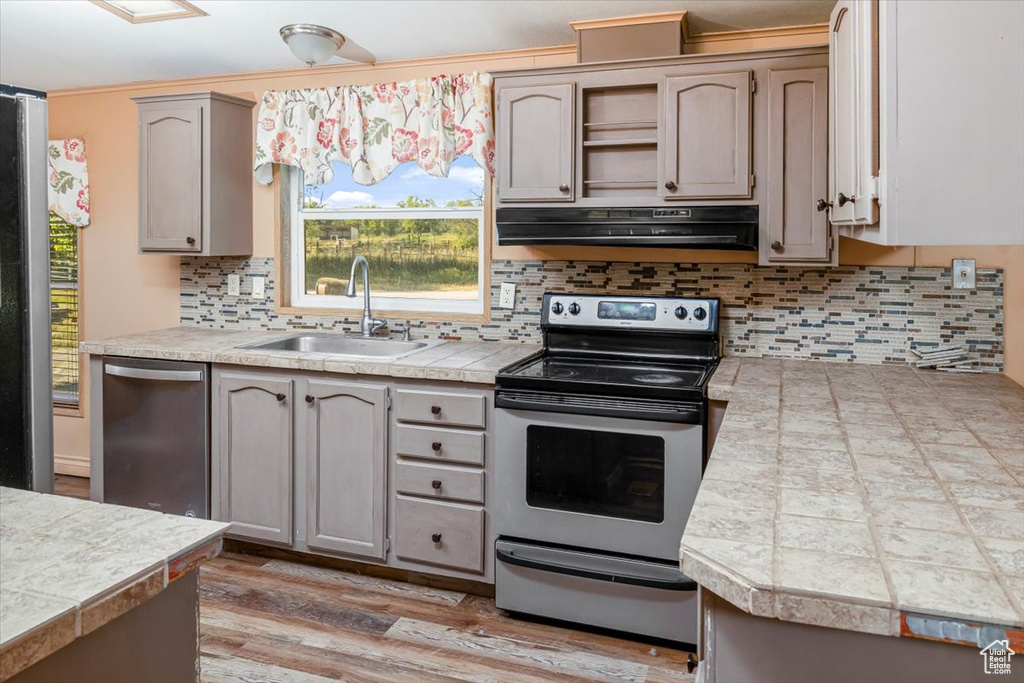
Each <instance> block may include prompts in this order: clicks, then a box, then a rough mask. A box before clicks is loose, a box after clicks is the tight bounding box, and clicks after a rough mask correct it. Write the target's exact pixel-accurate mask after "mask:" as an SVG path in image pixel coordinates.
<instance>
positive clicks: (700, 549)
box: [681, 358, 1024, 647]
mask: <svg viewBox="0 0 1024 683" xmlns="http://www.w3.org/2000/svg"><path fill="white" fill-rule="evenodd" d="M709 396H710V398H711V400H713V401H716V400H717V401H727V402H728V406H727V408H726V410H725V414H724V419H723V420H722V423H721V427H720V430H719V431H718V433H717V440H716V441H715V443H714V447H713V451H712V453H711V456H710V460H709V463H708V466H707V470H706V472H705V475H704V480H703V482H702V484H701V487H700V491H699V493H698V496H697V499H696V502H695V504H694V507H693V512H692V514H691V517H690V519H689V521H688V524H687V527H686V531H685V534H684V536H683V538H682V544H681V561H682V569H683V571H684V573H686V574H687V575H688V576H690V577H692V578H693V579H694V580H696V581H697V583H698V584H700V585H701V586H702V587H703V588H704V589H706V590H709V591H711V592H713V593H715V594H716V595H717V596H719V597H721V598H723V599H724V600H726V601H728V602H729V603H731V604H732V605H735V606H736V607H738V608H739V609H741V610H743V612H745V613H747V614H750V615H755V616H758V617H767V618H771V619H778V620H782V621H789V622H796V623H799V624H811V625H814V626H825V627H829V628H832V629H846V630H850V631H859V632H863V633H870V634H879V635H885V636H912V637H920V638H929V639H932V640H940V641H944V642H955V643H962V644H970V645H973V646H975V647H981V646H985V645H987V644H988V643H990V642H992V641H993V640H997V639H1000V638H1008V639H1009V641H1010V642H1011V643H1012V644H1014V645H1016V644H1019V643H1021V642H1024V640H1022V637H1024V634H1022V631H1021V628H1022V627H1024V608H1022V601H1024V389H1022V388H1021V387H1020V386H1018V385H1017V384H1015V383H1014V382H1012V381H1011V380H1009V379H1008V378H1006V377H1004V376H1002V375H994V374H984V375H977V374H970V375H955V374H946V373H941V372H936V371H924V370H916V369H912V368H909V367H905V366H892V365H885V366H882V365H874V366H869V365H854V364H841V363H825V362H816V361H780V360H767V359H742V360H741V359H737V358H726V359H724V360H723V361H722V363H721V365H720V367H719V368H718V370H717V371H716V373H715V376H714V377H713V378H712V381H711V385H710V387H709Z"/></svg>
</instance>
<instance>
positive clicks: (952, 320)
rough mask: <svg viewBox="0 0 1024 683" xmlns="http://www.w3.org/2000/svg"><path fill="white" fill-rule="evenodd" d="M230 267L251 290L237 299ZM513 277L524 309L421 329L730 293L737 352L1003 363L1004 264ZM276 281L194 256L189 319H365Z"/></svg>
mask: <svg viewBox="0 0 1024 683" xmlns="http://www.w3.org/2000/svg"><path fill="white" fill-rule="evenodd" d="M231 273H237V274H239V275H240V276H241V282H242V294H241V296H238V297H229V296H227V278H228V275H229V274H231ZM253 275H262V276H263V277H265V278H266V293H267V298H266V299H265V300H261V301H257V300H254V299H253V298H252V297H251V296H250V294H251V277H252V276H253ZM502 281H509V282H515V283H516V284H517V285H518V289H517V292H516V308H515V310H513V311H507V310H504V309H499V308H492V310H491V321H490V322H489V323H462V322H421V323H417V322H414V323H413V325H414V329H413V337H414V338H429V339H436V338H449V339H473V340H477V339H480V340H524V341H532V342H540V340H541V339H540V329H539V324H540V305H541V295H542V294H543V293H544V292H546V291H572V292H579V293H581V294H582V293H588V294H591V293H592V294H599V293H615V294H623V295H628V294H651V295H676V296H702V297H718V298H719V299H720V300H721V303H722V321H721V322H722V326H721V327H722V329H721V332H722V338H723V352H724V353H725V354H726V355H736V356H762V357H775V358H820V359H825V360H836V361H854V362H858V363H904V362H906V360H907V359H908V357H912V356H911V353H910V349H911V348H922V349H929V348H935V347H936V346H943V345H947V344H963V345H965V346H967V348H968V349H969V352H970V356H971V360H972V361H974V363H975V366H976V367H977V368H979V369H983V370H988V371H993V372H999V371H1001V370H1002V366H1003V272H1002V270H979V271H978V273H977V287H976V288H975V289H974V290H970V291H960V290H954V289H953V288H952V286H951V284H950V271H949V269H946V268H906V267H874V266H845V267H839V268H796V267H762V266H754V265H746V264H661V263H657V264H655V263H598V262H584V261H547V262H542V261H494V262H492V263H491V283H492V284H491V288H492V292H491V301H492V302H494V303H496V302H497V300H498V290H499V287H500V284H501V282H502ZM371 284H372V273H371ZM274 286H275V283H274V260H273V259H272V258H249V259H245V258H207V257H183V258H182V259H181V324H182V325H196V326H202V327H215V328H231V327H238V328H244V329H270V330H286V329H326V330H336V331H345V332H352V331H358V329H359V320H358V317H347V318H333V317H326V316H312V315H291V314H288V315H278V314H277V313H275V312H274V307H273V300H274ZM385 316H386V314H385ZM402 322H403V321H401V320H397V319H393V320H392V324H393V326H394V327H396V328H398V329H400V328H401V326H402Z"/></svg>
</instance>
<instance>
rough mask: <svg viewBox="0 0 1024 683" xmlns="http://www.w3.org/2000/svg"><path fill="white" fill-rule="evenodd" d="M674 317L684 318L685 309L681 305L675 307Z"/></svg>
mask: <svg viewBox="0 0 1024 683" xmlns="http://www.w3.org/2000/svg"><path fill="white" fill-rule="evenodd" d="M676 317H677V318H679V319H680V320H686V309H685V308H683V307H682V306H680V307H678V308H677V309H676Z"/></svg>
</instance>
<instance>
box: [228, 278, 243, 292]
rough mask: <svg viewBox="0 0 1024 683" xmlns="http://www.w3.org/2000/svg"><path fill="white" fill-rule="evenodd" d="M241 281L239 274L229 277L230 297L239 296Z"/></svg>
mask: <svg viewBox="0 0 1024 683" xmlns="http://www.w3.org/2000/svg"><path fill="white" fill-rule="evenodd" d="M240 284H241V280H240V278H239V277H238V274H237V273H232V274H231V275H228V296H238V289H239V285H240Z"/></svg>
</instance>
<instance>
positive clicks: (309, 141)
mask: <svg viewBox="0 0 1024 683" xmlns="http://www.w3.org/2000/svg"><path fill="white" fill-rule="evenodd" d="M465 155H468V156H471V157H473V159H475V160H476V162H477V163H478V164H480V166H481V167H483V168H485V169H486V170H487V171H488V172H490V173H491V174H493V173H494V125H493V117H492V114H491V76H490V74H485V73H484V74H481V73H470V74H457V75H453V76H435V77H432V78H421V79H417V80H414V81H405V82H403V83H379V84H377V85H366V86H341V87H337V88H319V89H306V90H278V91H268V92H266V93H265V94H264V95H263V102H262V104H261V105H260V113H259V120H258V124H257V128H256V166H255V171H256V181H257V182H260V183H263V184H269V183H270V182H271V179H272V170H271V164H272V163H277V164H287V165H289V166H296V167H298V168H300V169H302V170H303V172H304V173H305V178H306V184H308V185H320V184H323V183H326V182H330V180H331V179H332V178H333V177H334V172H333V170H332V169H331V162H332V161H340V162H343V163H346V164H348V165H349V166H351V167H352V176H353V178H354V179H355V181H356V182H357V183H359V184H361V185H372V184H374V183H377V182H380V181H381V180H383V179H384V178H386V177H387V176H388V175H389V174H390V173H391V172H392V171H393V170H395V168H396V167H398V165H399V164H403V163H405V162H407V161H415V162H416V163H417V164H418V165H419V167H420V168H422V169H423V170H424V171H425V172H427V173H429V174H430V175H434V176H447V175H448V169H449V167H450V166H451V163H452V161H453V160H454V159H455V158H457V157H460V156H465Z"/></svg>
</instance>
